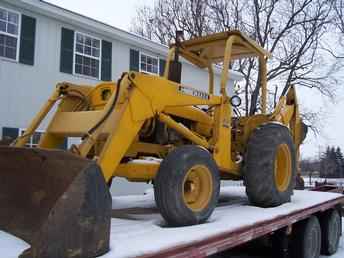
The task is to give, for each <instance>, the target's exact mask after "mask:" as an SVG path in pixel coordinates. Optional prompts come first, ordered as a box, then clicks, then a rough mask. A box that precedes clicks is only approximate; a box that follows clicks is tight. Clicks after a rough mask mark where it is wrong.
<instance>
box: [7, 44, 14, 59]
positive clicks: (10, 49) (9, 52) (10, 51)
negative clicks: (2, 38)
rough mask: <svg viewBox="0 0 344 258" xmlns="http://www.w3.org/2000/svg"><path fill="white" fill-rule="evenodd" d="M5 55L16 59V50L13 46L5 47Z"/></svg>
mask: <svg viewBox="0 0 344 258" xmlns="http://www.w3.org/2000/svg"><path fill="white" fill-rule="evenodd" d="M5 57H7V58H11V59H16V58H17V51H16V49H15V48H11V47H6V48H5Z"/></svg>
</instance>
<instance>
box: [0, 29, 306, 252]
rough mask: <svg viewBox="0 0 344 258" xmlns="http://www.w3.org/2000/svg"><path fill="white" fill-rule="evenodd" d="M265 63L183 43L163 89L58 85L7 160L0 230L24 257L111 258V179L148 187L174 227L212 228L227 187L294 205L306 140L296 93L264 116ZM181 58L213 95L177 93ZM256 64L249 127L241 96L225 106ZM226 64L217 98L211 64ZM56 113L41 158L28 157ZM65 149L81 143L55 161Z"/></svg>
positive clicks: (134, 75)
mask: <svg viewBox="0 0 344 258" xmlns="http://www.w3.org/2000/svg"><path fill="white" fill-rule="evenodd" d="M269 56H270V54H269V53H268V52H267V51H265V50H264V49H262V48H261V47H260V46H258V45H257V44H256V43H255V42H254V41H252V40H251V39H249V38H247V37H246V36H245V35H243V34H242V33H240V32H238V31H229V32H223V33H218V34H213V35H210V36H205V37H201V38H196V39H191V40H186V41H182V40H179V37H177V40H176V43H175V44H173V45H171V47H170V50H169V53H168V57H167V62H166V67H165V71H164V75H163V76H161V77H159V76H155V75H151V74H144V73H140V72H133V71H130V72H126V73H123V74H122V76H121V78H120V79H119V80H118V81H117V83H101V84H99V85H97V86H96V87H91V86H82V85H73V84H70V83H60V84H58V85H57V87H56V90H55V91H54V92H53V94H52V95H51V97H50V98H49V99H48V101H47V102H46V103H45V105H44V106H43V107H42V109H41V110H40V112H39V113H38V114H37V116H36V117H35V118H34V119H33V121H32V123H31V124H30V125H29V126H28V128H27V130H26V131H25V133H24V134H23V135H21V136H19V137H18V138H17V139H16V140H15V141H14V142H13V143H12V144H11V146H3V147H1V148H0V229H3V230H6V231H8V232H10V233H12V234H14V235H16V236H18V237H20V238H23V239H24V240H26V241H27V242H28V243H30V244H31V248H30V249H28V250H26V251H25V252H24V253H23V254H22V256H21V257H31V258H47V257H49V258H62V257H73V258H78V257H80V258H81V257H82V258H86V257H94V256H97V255H100V254H103V253H106V252H107V251H108V250H109V231H110V219H111V215H110V214H111V196H110V193H109V190H108V186H109V185H110V184H111V181H112V179H113V178H115V177H124V178H126V179H128V180H129V181H132V182H152V183H153V184H154V194H155V200H156V204H157V207H158V208H159V210H160V212H161V215H162V216H163V218H164V219H165V220H166V222H167V223H168V224H169V225H171V226H185V225H194V224H198V223H202V222H204V221H206V220H207V219H208V218H209V216H210V215H211V213H212V212H213V210H214V208H215V207H216V205H217V201H218V198H219V191H220V180H221V179H223V180H225V179H232V180H233V179H234V180H241V179H243V180H244V182H245V186H246V191H247V195H248V198H249V200H250V202H251V203H252V204H254V205H257V206H261V207H273V206H277V205H280V204H282V203H285V202H288V201H290V197H291V195H292V192H293V187H294V183H295V176H296V165H297V159H298V152H299V145H300V144H301V142H302V141H303V139H304V137H305V133H304V132H305V129H304V125H303V123H302V121H301V119H300V116H299V108H298V103H297V99H296V94H295V89H294V87H292V86H290V87H287V88H286V89H285V90H284V91H283V93H282V95H281V97H280V99H279V102H278V104H277V105H276V108H275V109H274V110H273V111H272V112H268V111H267V86H266V81H267V77H266V62H267V58H268V57H269ZM181 57H183V58H184V59H186V60H187V61H189V62H191V63H192V64H194V65H196V66H198V67H199V68H200V69H207V70H208V72H209V90H208V92H204V91H201V90H199V89H197V88H192V87H189V86H187V85H184V84H182V83H181V71H182V64H181V62H180V60H179V59H180V58H181ZM254 57H255V58H258V59H259V76H258V78H259V85H260V87H259V88H260V94H259V95H260V96H259V98H258V94H256V96H254V97H253V98H252V103H254V105H255V106H256V103H257V102H258V99H259V101H260V105H259V106H260V109H259V113H257V114H256V112H257V110H256V109H253V112H251V113H250V115H249V116H241V115H240V114H239V112H235V111H236V110H237V107H238V105H240V98H239V96H228V94H227V89H226V87H227V82H228V79H229V76H230V74H229V70H228V67H230V64H231V62H232V61H234V60H237V59H241V58H254ZM221 62H222V64H223V70H222V74H221V83H220V85H219V87H220V93H219V94H215V90H214V88H215V86H214V70H213V64H216V63H221ZM195 86H197V85H195ZM231 87H233V86H231ZM55 105H58V107H57V108H56V109H54V110H55V111H54V113H53V116H52V118H51V120H50V123H49V125H48V127H47V128H46V132H45V133H44V135H43V136H42V138H41V140H40V143H39V145H38V148H34V149H29V148H25V144H26V143H27V141H28V140H29V138H30V136H32V135H33V134H34V132H35V130H36V129H37V128H38V127H39V126H40V123H41V122H42V120H43V119H44V118H45V117H46V115H47V114H48V112H49V111H51V110H52V108H53V107H54V106H55ZM67 137H80V138H81V142H80V144H78V145H73V146H72V147H71V148H70V149H69V150H68V151H63V150H59V146H60V145H61V143H63V141H64V140H65V139H66V138H67ZM133 187H135V186H133Z"/></svg>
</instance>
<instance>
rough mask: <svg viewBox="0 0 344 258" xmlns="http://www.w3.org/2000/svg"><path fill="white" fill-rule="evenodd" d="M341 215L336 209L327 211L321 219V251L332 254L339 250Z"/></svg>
mask: <svg viewBox="0 0 344 258" xmlns="http://www.w3.org/2000/svg"><path fill="white" fill-rule="evenodd" d="M341 224H342V223H341V217H340V214H339V212H338V210H336V209H332V210H329V211H327V212H326V213H325V214H324V215H323V216H322V217H321V219H320V225H321V239H322V244H321V253H322V254H324V255H332V254H334V253H336V252H337V250H338V245H339V240H340V235H341V233H340V232H341Z"/></svg>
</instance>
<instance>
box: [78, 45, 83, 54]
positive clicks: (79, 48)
mask: <svg viewBox="0 0 344 258" xmlns="http://www.w3.org/2000/svg"><path fill="white" fill-rule="evenodd" d="M76 51H77V52H79V53H84V47H83V45H80V44H76Z"/></svg>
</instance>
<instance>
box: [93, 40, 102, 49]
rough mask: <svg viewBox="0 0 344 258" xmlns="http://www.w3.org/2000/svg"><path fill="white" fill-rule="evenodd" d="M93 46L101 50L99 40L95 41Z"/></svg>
mask: <svg viewBox="0 0 344 258" xmlns="http://www.w3.org/2000/svg"><path fill="white" fill-rule="evenodd" d="M92 46H93V47H95V48H100V41H99V40H97V39H94V40H93V44H92Z"/></svg>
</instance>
